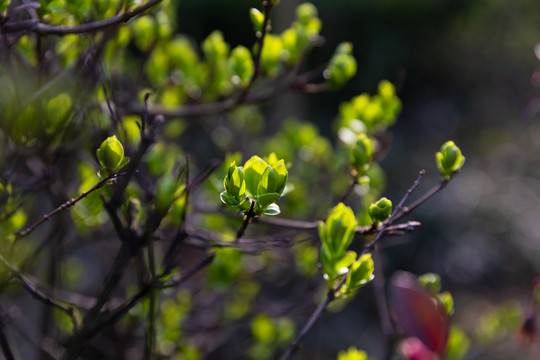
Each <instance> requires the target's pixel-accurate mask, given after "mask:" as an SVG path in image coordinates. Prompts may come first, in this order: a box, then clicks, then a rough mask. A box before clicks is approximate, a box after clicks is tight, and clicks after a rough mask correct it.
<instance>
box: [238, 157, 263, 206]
mask: <svg viewBox="0 0 540 360" xmlns="http://www.w3.org/2000/svg"><path fill="white" fill-rule="evenodd" d="M267 166H268V164H267V163H266V161H264V160H263V159H261V158H260V157H258V156H256V155H255V156H253V157H252V158H251V159H249V160H248V161H246V163H245V164H244V179H245V181H246V191H247V192H248V194H249V195H251V196H252V197H255V196H256V195H257V189H258V187H259V183H260V182H261V179H262V175H263V173H264V171H265V170H266V167H267Z"/></svg>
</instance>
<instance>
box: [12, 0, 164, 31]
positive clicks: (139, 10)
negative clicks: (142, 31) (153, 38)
mask: <svg viewBox="0 0 540 360" xmlns="http://www.w3.org/2000/svg"><path fill="white" fill-rule="evenodd" d="M161 1H162V0H151V1H149V2H147V3H146V4H144V5H141V6H139V7H136V8H135V9H133V10H131V11H130V10H128V11H126V12H125V13H123V14H119V15H116V16H111V17H110V18H107V19H103V20H98V21H94V22H90V23H86V24H79V25H74V26H64V25H48V24H44V23H41V22H37V21H35V20H21V21H17V22H12V23H7V24H5V25H4V26H3V27H2V32H4V33H14V32H18V31H31V32H34V33H36V34H40V35H59V36H63V35H69V34H91V33H96V32H99V31H103V30H105V29H107V28H109V27H112V26H115V25H119V24H121V23H125V22H128V21H129V20H131V19H132V18H134V17H136V16H138V15H141V14H143V13H144V12H146V11H147V10H149V9H151V8H152V7H154V6H156V5H157V4H159V3H160V2H161Z"/></svg>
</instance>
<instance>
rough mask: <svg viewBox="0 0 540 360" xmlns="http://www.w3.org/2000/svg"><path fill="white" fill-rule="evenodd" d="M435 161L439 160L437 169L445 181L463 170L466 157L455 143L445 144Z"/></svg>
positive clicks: (448, 142)
mask: <svg viewBox="0 0 540 360" xmlns="http://www.w3.org/2000/svg"><path fill="white" fill-rule="evenodd" d="M435 159H436V160H437V168H438V169H439V171H440V173H441V176H442V178H443V179H445V180H446V179H449V178H450V177H451V176H452V175H454V174H455V173H456V171H458V170H459V169H461V167H462V166H463V163H464V162H465V157H464V156H463V155H462V154H461V150H460V149H459V148H458V147H457V146H456V144H454V142H453V141H447V142H445V143H444V144H443V146H441V151H440V152H438V153H437V154H436V155H435Z"/></svg>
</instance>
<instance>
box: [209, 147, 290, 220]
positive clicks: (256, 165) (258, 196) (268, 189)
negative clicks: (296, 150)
mask: <svg viewBox="0 0 540 360" xmlns="http://www.w3.org/2000/svg"><path fill="white" fill-rule="evenodd" d="M269 158H270V159H271V161H270V162H271V163H270V164H269V163H267V162H266V161H264V160H263V159H261V158H260V157H258V156H253V157H252V158H251V159H249V160H248V161H246V163H245V164H244V166H243V167H242V166H236V162H234V161H233V163H232V164H231V165H230V166H229V170H228V171H227V175H225V179H224V180H223V186H224V188H225V191H223V192H222V193H221V195H220V197H221V201H223V203H225V204H226V205H228V206H231V207H233V208H235V209H237V210H238V211H240V212H243V213H244V214H247V213H248V212H249V210H250V209H251V208H253V212H254V214H255V215H263V214H264V215H277V214H279V212H280V210H279V206H277V204H275V202H276V201H277V200H278V199H279V198H280V197H281V194H282V193H283V190H285V185H286V184H287V178H288V172H287V168H286V167H285V162H284V161H283V160H277V158H275V156H270V157H269Z"/></svg>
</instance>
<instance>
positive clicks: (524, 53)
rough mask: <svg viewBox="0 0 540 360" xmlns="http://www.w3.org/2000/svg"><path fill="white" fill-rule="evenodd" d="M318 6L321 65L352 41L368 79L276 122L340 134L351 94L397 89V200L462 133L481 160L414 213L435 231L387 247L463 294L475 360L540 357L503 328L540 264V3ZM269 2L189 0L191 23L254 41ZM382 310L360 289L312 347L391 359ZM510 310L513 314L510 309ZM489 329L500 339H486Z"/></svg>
mask: <svg viewBox="0 0 540 360" xmlns="http://www.w3.org/2000/svg"><path fill="white" fill-rule="evenodd" d="M300 3H301V2H300V1H296V0H283V1H281V3H280V5H279V6H278V7H277V8H276V9H275V12H274V14H273V16H274V17H273V25H274V30H275V31H278V32H279V31H280V30H282V29H283V28H285V27H286V26H288V24H290V22H291V21H292V20H293V18H294V9H295V7H296V6H297V5H298V4H300ZM313 3H314V4H315V5H316V6H317V8H318V9H319V17H320V18H321V20H322V22H323V29H322V32H321V34H322V36H323V37H324V38H325V39H326V45H328V46H322V47H321V48H317V49H315V50H314V52H313V53H312V56H311V58H310V61H311V62H312V63H313V64H317V63H320V62H322V61H324V59H326V58H327V57H328V56H329V55H330V54H331V51H332V49H333V47H334V46H335V45H336V44H337V43H339V42H341V41H350V42H352V43H353V44H354V55H355V57H356V59H357V61H358V72H357V75H356V76H355V78H354V79H353V80H352V81H350V82H349V83H348V84H347V85H346V86H345V87H344V88H343V89H341V90H339V91H338V92H337V93H334V94H331V95H328V94H322V95H315V96H304V95H298V94H285V95H283V96H282V97H280V98H278V99H276V101H275V102H274V103H273V104H272V105H273V106H272V109H271V110H269V111H268V113H267V116H269V118H268V121H269V122H270V123H276V124H277V123H279V122H280V121H281V120H282V119H283V117H284V115H283V114H294V115H295V116H297V117H298V118H300V119H303V120H307V121H310V122H313V123H314V124H316V125H317V126H318V128H319V129H320V131H321V132H322V133H323V134H324V135H326V136H328V137H329V138H335V134H333V133H332V130H331V125H330V123H331V121H332V119H334V118H335V116H336V114H337V109H338V106H339V103H340V102H341V101H343V100H344V99H350V98H351V97H353V96H355V95H357V94H359V93H362V92H369V93H374V92H375V91H376V86H377V83H378V82H379V81H380V80H381V79H388V80H390V81H392V82H393V83H395V84H396V86H397V88H398V94H399V97H400V98H401V100H402V102H403V110H402V114H401V116H400V117H399V120H398V123H397V124H396V125H395V126H394V127H393V128H392V129H391V132H392V133H393V136H394V138H393V142H392V148H391V150H390V151H389V152H388V155H387V157H386V159H385V160H384V161H383V162H382V166H383V168H384V170H385V171H386V173H387V179H388V183H387V189H386V194H388V196H389V197H390V198H392V199H394V201H397V199H398V198H399V197H400V196H401V195H402V194H403V193H404V192H405V191H406V189H407V188H408V186H410V184H411V183H412V182H413V180H414V179H415V177H416V174H417V172H418V171H419V170H420V169H425V170H426V171H427V176H426V177H425V178H424V181H423V183H422V186H421V187H420V190H418V191H419V192H421V191H423V190H425V189H427V188H429V186H431V185H432V184H433V183H434V182H436V181H437V171H436V167H435V162H434V153H435V152H436V151H437V150H438V147H439V146H440V144H442V143H443V142H444V141H446V140H448V139H453V140H454V141H455V142H456V144H458V145H459V146H460V147H461V149H462V150H463V153H464V154H465V156H466V157H467V161H466V166H465V167H464V169H463V170H462V172H461V173H460V174H459V175H458V176H457V177H456V178H455V179H454V180H453V181H452V183H451V184H450V186H449V187H448V188H447V189H446V190H445V191H443V192H442V193H441V194H439V195H438V196H437V197H436V198H434V199H432V200H431V201H430V202H429V203H428V204H426V205H425V206H423V207H422V208H420V209H419V210H418V211H416V212H415V213H414V215H413V216H412V218H414V219H417V220H419V221H421V222H422V223H423V227H422V228H421V229H420V230H419V231H417V232H416V233H414V234H412V235H410V236H407V237H406V239H405V241H404V243H403V244H401V245H399V246H395V247H392V248H388V249H384V250H383V258H384V261H385V265H386V271H387V273H388V274H390V273H392V272H393V271H394V270H396V269H403V270H408V271H412V272H414V273H418V274H421V273H425V272H429V271H432V272H436V273H438V274H440V275H441V276H442V279H443V287H444V289H446V290H449V291H451V292H452V294H453V295H454V298H455V302H456V313H455V315H454V321H455V322H457V323H458V324H460V325H461V326H462V327H463V328H464V329H466V331H467V332H468V334H469V335H470V336H471V338H473V339H475V340H474V341H473V343H474V345H473V346H472V347H471V350H470V351H469V355H468V356H467V357H466V358H469V359H511V358H520V359H537V358H538V356H540V351H539V345H538V341H537V339H534V341H532V342H533V344H531V345H529V346H525V345H524V341H523V339H520V336H519V332H518V329H517V328H515V326H514V329H515V331H514V332H512V331H507V332H506V333H505V331H503V330H501V329H499V328H498V326H499V325H500V324H501V323H504V321H505V320H504V319H501V317H502V318H504V317H505V316H507V317H510V318H512V316H514V317H521V316H522V314H521V313H520V311H523V312H526V311H527V309H528V306H529V304H530V296H531V291H532V282H533V279H534V278H535V276H537V275H538V274H539V272H540V268H539V267H540V261H538V259H539V254H540V253H539V250H540V238H539V237H540V206H539V201H538V200H539V196H540V169H539V167H538V165H539V162H540V156H539V154H540V153H539V150H540V126H539V123H538V121H539V117H538V114H537V110H538V108H539V104H540V89H539V88H538V87H537V86H538V85H539V83H540V81H539V80H537V81H536V82H535V81H534V78H535V75H534V74H535V71H540V70H539V65H540V63H539V61H538V59H537V57H536V56H535V53H534V47H535V44H536V43H538V42H540V22H538V14H540V3H539V2H536V1H532V0H516V1H499V0H480V1H470V0H430V1H420V0H418V1H407V2H404V1H400V0H381V1H358V0H354V1H353V0H348V1H347V0H335V1H313ZM257 5H258V3H257V2H255V1H234V2H224V1H209V0H199V1H188V0H185V1H182V2H181V4H180V6H179V13H178V21H179V29H180V31H181V32H184V33H187V34H190V35H191V36H193V37H194V38H195V40H196V41H197V42H200V41H202V40H203V39H204V38H205V37H206V36H207V35H208V34H209V33H210V32H211V31H212V30H214V29H219V30H221V31H223V33H224V36H225V39H226V41H228V42H230V43H231V44H232V45H235V44H249V43H251V41H252V33H251V31H250V26H251V24H249V23H248V22H246V21H245V20H246V13H247V9H248V8H249V7H251V6H257ZM536 76H538V75H536ZM501 309H503V310H501ZM520 309H523V310H520ZM372 310H373V308H371V307H369V306H366V305H365V304H363V303H362V296H361V295H359V296H358V298H357V299H356V300H355V301H354V302H353V304H349V305H348V307H347V308H346V310H344V311H343V312H341V313H340V314H339V315H334V316H327V317H324V318H323V319H322V321H321V322H320V324H319V325H318V326H317V327H316V329H315V330H314V333H313V334H312V335H311V336H310V338H309V339H308V344H307V345H306V348H307V349H310V348H314V349H317V347H319V349H321V348H322V349H332V348H333V349H336V351H337V349H343V348H346V347H347V346H349V345H356V346H357V347H358V348H362V349H365V350H367V351H368V353H369V354H372V355H373V356H377V355H379V354H380V348H379V347H378V346H379V344H380V342H379V341H378V340H377V339H378V337H379V336H380V333H379V332H378V330H377V326H376V324H371V325H366V324H369V321H368V320H365V319H364V318H366V315H365V311H367V312H369V311H372ZM504 311H506V312H507V313H509V314H510V315H508V314H507V313H505V314H506V315H504V314H503V315H501V312H504ZM498 316H499V318H498ZM354 319H364V320H365V322H362V321H360V322H357V321H355V320H354ZM510 322H512V321H510ZM359 324H361V325H359ZM479 329H483V330H479ZM487 329H489V331H491V333H489V331H488V330H487ZM479 331H480V333H482V332H483V334H484V335H485V336H486V337H489V339H490V341H489V342H482V341H480V340H479V338H482V336H480V335H478V332H479ZM488 333H489V334H488ZM484 340H485V339H484ZM525 342H526V341H525ZM330 353H331V351H330ZM321 354H326V353H325V352H324V351H323V352H322V353H320V352H319V353H318V352H317V351H312V352H310V353H309V355H306V356H308V357H306V358H320V359H324V358H325V355H321Z"/></svg>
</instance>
